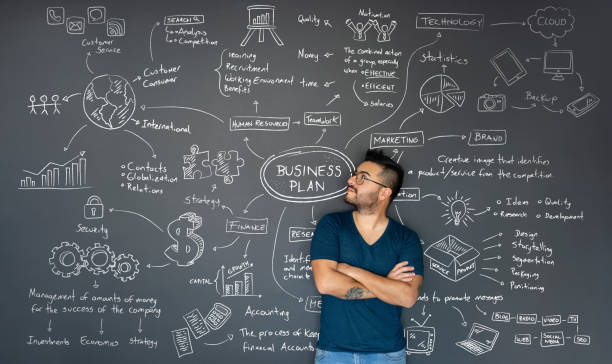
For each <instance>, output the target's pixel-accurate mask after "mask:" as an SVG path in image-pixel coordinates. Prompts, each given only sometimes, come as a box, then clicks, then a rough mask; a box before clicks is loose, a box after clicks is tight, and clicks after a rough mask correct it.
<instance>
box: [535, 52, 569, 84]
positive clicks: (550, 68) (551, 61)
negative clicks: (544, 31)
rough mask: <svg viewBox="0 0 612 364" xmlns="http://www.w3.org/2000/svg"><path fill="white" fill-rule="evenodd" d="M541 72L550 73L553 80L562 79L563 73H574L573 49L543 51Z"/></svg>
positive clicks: (563, 78)
mask: <svg viewBox="0 0 612 364" xmlns="http://www.w3.org/2000/svg"><path fill="white" fill-rule="evenodd" d="M542 67H543V69H542V72H544V73H545V74H552V75H553V77H552V80H553V81H564V80H565V77H564V76H563V75H572V74H574V51H572V50H569V49H566V50H561V49H551V50H548V51H546V52H544V62H543V65H542Z"/></svg>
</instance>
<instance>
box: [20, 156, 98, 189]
mask: <svg viewBox="0 0 612 364" xmlns="http://www.w3.org/2000/svg"><path fill="white" fill-rule="evenodd" d="M84 155H85V152H84V151H83V152H81V153H79V154H78V155H76V156H75V157H74V158H72V159H71V160H69V161H67V162H65V163H63V164H57V163H54V162H49V163H47V164H46V165H45V166H44V167H43V168H42V169H41V170H40V171H38V172H30V171H26V170H25V169H24V170H23V172H24V173H25V176H23V177H22V178H21V179H20V183H19V189H20V190H28V189H49V190H71V189H82V188H89V187H87V186H86V182H87V177H86V172H87V159H86V158H85V157H84Z"/></svg>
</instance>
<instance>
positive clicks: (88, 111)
mask: <svg viewBox="0 0 612 364" xmlns="http://www.w3.org/2000/svg"><path fill="white" fill-rule="evenodd" d="M135 110H136V96H135V95H134V89H132V86H131V85H130V82H129V81H128V80H126V79H125V78H123V77H121V76H117V75H109V74H105V75H101V76H98V77H96V78H94V79H93V80H91V82H89V84H88V85H87V87H86V88H85V92H84V93H83V111H84V112H85V115H86V116H87V118H88V119H89V121H91V122H92V123H93V124H94V125H96V126H98V127H100V128H103V129H107V130H115V129H119V128H121V127H123V126H124V125H125V124H126V123H127V122H128V121H129V120H130V118H131V117H132V115H133V114H134V111H135Z"/></svg>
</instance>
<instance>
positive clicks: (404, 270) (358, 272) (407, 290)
mask: <svg viewBox="0 0 612 364" xmlns="http://www.w3.org/2000/svg"><path fill="white" fill-rule="evenodd" d="M336 270H337V272H339V273H342V274H345V275H347V276H349V277H350V278H352V279H354V280H355V281H357V282H359V283H360V284H361V285H363V287H364V288H365V289H366V290H368V291H369V292H371V293H372V294H373V295H374V296H376V297H377V298H378V299H380V300H381V301H384V302H387V303H390V304H392V305H396V306H403V307H408V308H410V307H412V306H413V305H414V303H415V302H416V301H417V299H418V296H419V289H420V287H421V284H422V283H423V278H422V277H421V276H417V275H416V274H415V273H414V272H413V271H414V267H411V266H408V262H407V261H403V262H399V263H397V264H396V265H395V266H394V267H393V269H391V271H390V272H389V273H388V274H387V276H379V275H377V274H375V273H372V272H369V271H367V270H365V269H362V268H358V267H354V266H352V265H349V264H346V263H338V265H337V267H336ZM349 293H352V292H347V295H346V298H345V299H351V297H352V296H350V295H349Z"/></svg>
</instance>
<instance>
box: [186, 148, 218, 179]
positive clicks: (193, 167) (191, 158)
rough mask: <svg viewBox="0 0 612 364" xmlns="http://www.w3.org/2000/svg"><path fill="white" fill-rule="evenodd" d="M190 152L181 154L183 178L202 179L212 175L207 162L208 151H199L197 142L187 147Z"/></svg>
mask: <svg viewBox="0 0 612 364" xmlns="http://www.w3.org/2000/svg"><path fill="white" fill-rule="evenodd" d="M189 152H190V153H191V154H186V155H183V164H185V165H186V166H184V167H183V178H184V179H196V178H197V179H203V178H208V177H210V176H212V170H211V168H210V164H209V163H208V162H209V160H210V159H209V158H210V157H209V152H208V151H207V150H206V151H203V152H200V147H199V146H198V145H197V144H194V145H192V146H191V147H190V148H189Z"/></svg>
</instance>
